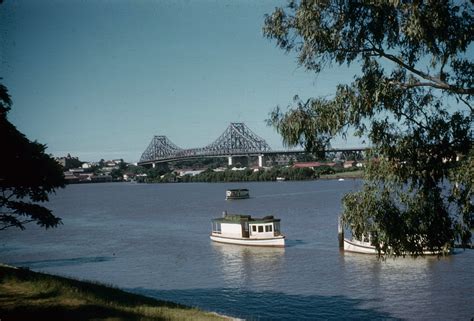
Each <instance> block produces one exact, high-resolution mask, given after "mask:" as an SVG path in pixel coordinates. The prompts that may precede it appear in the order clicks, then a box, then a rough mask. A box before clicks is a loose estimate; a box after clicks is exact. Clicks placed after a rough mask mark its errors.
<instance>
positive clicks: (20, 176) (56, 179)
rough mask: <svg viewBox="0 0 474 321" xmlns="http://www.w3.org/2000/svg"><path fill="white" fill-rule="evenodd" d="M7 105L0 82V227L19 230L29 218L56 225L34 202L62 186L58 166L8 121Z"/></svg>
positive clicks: (5, 92)
mask: <svg viewBox="0 0 474 321" xmlns="http://www.w3.org/2000/svg"><path fill="white" fill-rule="evenodd" d="M11 105H12V101H11V98H10V95H9V94H8V90H7V88H6V87H5V86H4V85H2V84H0V137H1V139H0V150H1V151H2V156H1V157H0V230H5V229H7V228H9V227H17V228H20V229H22V230H23V229H25V224H27V223H30V222H36V223H37V224H38V225H40V226H41V227H44V228H50V227H56V226H57V225H59V224H60V223H61V219H60V218H58V217H56V216H54V215H53V213H52V211H51V210H49V209H48V208H46V207H44V206H41V205H39V204H38V203H39V202H46V201H48V194H49V193H53V192H54V191H55V189H56V188H59V187H64V183H65V181H64V175H63V171H62V167H61V165H60V164H59V163H58V162H56V161H55V160H54V159H53V158H51V157H50V156H49V155H47V154H46V153H45V148H46V147H45V145H42V144H39V143H38V142H31V141H29V140H28V139H27V138H26V137H25V135H23V134H22V133H21V132H19V131H18V130H17V129H16V127H15V126H14V125H12V124H11V123H10V122H9V121H8V119H7V113H8V111H9V110H10V108H11Z"/></svg>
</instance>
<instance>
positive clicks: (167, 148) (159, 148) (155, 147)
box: [138, 123, 366, 167]
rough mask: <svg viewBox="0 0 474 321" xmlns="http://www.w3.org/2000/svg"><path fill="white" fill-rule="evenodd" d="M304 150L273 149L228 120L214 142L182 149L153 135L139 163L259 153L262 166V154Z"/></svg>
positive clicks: (251, 133) (339, 150)
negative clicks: (224, 128) (228, 123)
mask: <svg viewBox="0 0 474 321" xmlns="http://www.w3.org/2000/svg"><path fill="white" fill-rule="evenodd" d="M365 149H366V148H343V149H330V150H328V152H362V151H364V150H365ZM301 153H305V151H303V150H286V151H276V150H272V149H271V148H270V146H269V145H268V144H267V142H266V141H265V140H264V139H263V138H261V137H259V136H258V135H256V134H255V133H254V132H252V131H251V130H250V128H248V127H247V126H246V125H245V124H244V123H230V125H229V127H227V129H226V130H225V131H224V132H223V133H222V134H221V135H220V136H219V138H217V139H216V140H215V141H214V142H213V143H211V144H209V145H207V146H205V147H201V148H189V149H183V148H180V147H178V146H177V145H175V144H174V143H173V142H172V141H171V140H169V139H168V137H166V136H154V137H153V139H152V140H151V142H150V144H149V145H148V147H147V148H146V149H145V151H144V152H143V154H142V156H141V157H140V161H139V162H138V165H141V166H150V165H151V166H153V167H154V166H155V164H157V163H165V162H172V161H179V160H188V159H193V158H205V157H228V159H229V165H232V157H238V156H258V163H259V166H260V167H262V166H263V156H264V155H276V154H301Z"/></svg>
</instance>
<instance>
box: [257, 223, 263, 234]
mask: <svg viewBox="0 0 474 321" xmlns="http://www.w3.org/2000/svg"><path fill="white" fill-rule="evenodd" d="M258 232H259V233H263V226H262V225H259V226H258Z"/></svg>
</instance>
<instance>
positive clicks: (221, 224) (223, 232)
mask: <svg viewBox="0 0 474 321" xmlns="http://www.w3.org/2000/svg"><path fill="white" fill-rule="evenodd" d="M210 238H211V240H212V241H214V242H220V243H229V244H239V245H253V246H274V247H284V246H285V236H284V235H283V234H282V233H281V232H280V219H277V218H274V217H273V216H265V217H263V218H252V217H251V216H250V215H241V214H227V212H224V213H223V216H222V217H220V218H215V219H213V220H212V232H211V235H210Z"/></svg>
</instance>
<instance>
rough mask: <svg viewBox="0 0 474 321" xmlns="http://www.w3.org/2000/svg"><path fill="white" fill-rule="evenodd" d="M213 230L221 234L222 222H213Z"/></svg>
mask: <svg viewBox="0 0 474 321" xmlns="http://www.w3.org/2000/svg"><path fill="white" fill-rule="evenodd" d="M212 230H213V231H214V232H218V233H220V232H221V223H220V222H212Z"/></svg>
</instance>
